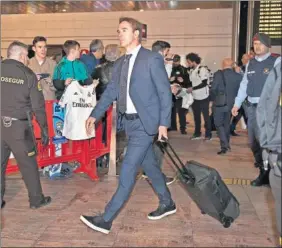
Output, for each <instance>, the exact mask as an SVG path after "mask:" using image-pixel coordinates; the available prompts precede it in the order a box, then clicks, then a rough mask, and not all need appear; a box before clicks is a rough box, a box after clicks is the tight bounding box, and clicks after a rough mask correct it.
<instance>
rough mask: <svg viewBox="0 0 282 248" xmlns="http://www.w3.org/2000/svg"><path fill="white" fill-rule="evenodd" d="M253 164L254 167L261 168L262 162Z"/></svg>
mask: <svg viewBox="0 0 282 248" xmlns="http://www.w3.org/2000/svg"><path fill="white" fill-rule="evenodd" d="M254 166H255V168H262V167H263V163H259V162H255V163H254Z"/></svg>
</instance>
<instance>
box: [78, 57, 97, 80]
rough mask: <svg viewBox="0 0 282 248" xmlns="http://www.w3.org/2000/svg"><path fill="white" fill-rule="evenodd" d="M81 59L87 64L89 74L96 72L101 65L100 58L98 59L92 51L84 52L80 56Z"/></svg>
mask: <svg viewBox="0 0 282 248" xmlns="http://www.w3.org/2000/svg"><path fill="white" fill-rule="evenodd" d="M80 61H81V62H82V63H83V64H85V66H86V68H87V72H88V74H89V75H92V74H93V73H94V72H95V68H96V66H97V65H99V59H96V57H95V56H94V55H93V54H92V53H89V54H83V55H82V56H81V57H80Z"/></svg>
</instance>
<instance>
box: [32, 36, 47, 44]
mask: <svg viewBox="0 0 282 248" xmlns="http://www.w3.org/2000/svg"><path fill="white" fill-rule="evenodd" d="M40 41H44V42H47V39H46V38H45V37H43V36H36V37H34V39H33V41H32V45H33V46H35V45H36V43H37V42H40Z"/></svg>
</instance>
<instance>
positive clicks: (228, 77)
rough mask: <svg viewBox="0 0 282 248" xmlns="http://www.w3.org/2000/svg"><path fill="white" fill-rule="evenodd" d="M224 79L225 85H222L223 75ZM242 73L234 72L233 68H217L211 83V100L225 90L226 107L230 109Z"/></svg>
mask: <svg viewBox="0 0 282 248" xmlns="http://www.w3.org/2000/svg"><path fill="white" fill-rule="evenodd" d="M222 76H224V79H225V83H226V87H224V83H223V77H222ZM242 78H243V75H241V74H240V73H237V72H235V71H234V70H233V69H229V68H228V69H224V70H222V71H221V70H219V71H217V72H216V73H215V74H214V78H213V83H212V87H211V92H210V93H211V100H212V101H215V98H216V96H217V95H218V94H219V93H220V92H223V91H225V93H226V97H227V108H228V111H230V110H231V109H232V107H233V105H234V101H235V98H236V96H237V93H238V90H239V87H240V83H241V81H242Z"/></svg>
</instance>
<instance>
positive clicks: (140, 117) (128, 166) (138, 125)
mask: <svg viewBox="0 0 282 248" xmlns="http://www.w3.org/2000/svg"><path fill="white" fill-rule="evenodd" d="M141 33H142V25H141V24H140V23H139V22H138V21H137V20H135V19H133V18H128V17H124V18H121V19H120V21H119V27H118V36H119V40H120V44H121V46H122V47H125V48H126V54H125V55H124V56H122V57H121V58H120V59H118V60H117V61H116V63H115V65H114V68H113V73H112V81H111V82H110V83H109V84H108V87H107V89H106V90H105V92H104V93H103V95H102V97H101V99H100V101H99V102H98V104H97V105H96V106H95V108H94V110H93V111H92V113H91V115H90V117H89V118H88V120H87V121H86V130H87V132H88V133H91V131H92V129H93V128H94V123H95V122H96V120H99V119H100V118H101V117H102V116H103V114H104V112H105V111H106V110H107V109H108V107H109V106H110V105H111V104H112V102H113V101H114V100H116V99H117V103H118V110H119V115H120V116H121V118H119V120H118V125H120V126H124V128H125V131H126V134H127V136H128V146H127V151H126V155H125V158H124V160H123V163H122V167H121V171H120V176H119V186H118V188H117V190H116V192H115V194H114V196H113V197H112V199H111V201H110V202H109V203H108V204H107V206H106V208H105V211H104V213H103V215H101V216H85V215H82V216H81V217H80V219H81V221H82V222H83V223H85V224H86V225H87V226H88V227H90V228H92V229H93V230H96V231H99V232H102V233H105V234H108V233H109V232H110V229H111V226H112V222H113V220H114V219H115V217H116V216H117V214H118V213H119V211H120V210H121V208H122V207H123V205H124V204H125V202H126V201H127V200H128V198H129V195H130V194H131V192H132V190H133V187H134V185H135V180H136V175H137V173H138V168H139V166H141V168H142V169H143V171H144V172H145V173H146V175H147V176H148V177H149V179H150V181H151V182H152V186H153V188H154V190H155V191H156V193H157V195H158V197H159V207H158V208H157V210H155V211H153V212H151V213H149V214H148V218H149V219H150V220H158V219H161V218H163V217H165V216H167V215H171V214H174V213H176V206H175V204H174V202H173V200H172V199H171V195H170V192H169V190H168V188H167V186H166V182H165V178H164V176H163V174H162V172H161V169H160V167H159V166H158V164H157V161H156V158H155V154H154V152H153V146H152V145H153V138H154V135H155V134H157V133H159V140H160V139H161V138H162V137H165V138H167V128H168V127H170V116H171V105H172V100H171V99H172V95H171V90H170V84H169V81H168V77H167V74H166V71H165V67H164V62H163V58H162V56H161V55H159V54H158V53H154V52H152V51H150V50H147V49H145V48H143V47H142V46H141V44H140V43H141V39H142V36H141Z"/></svg>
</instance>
